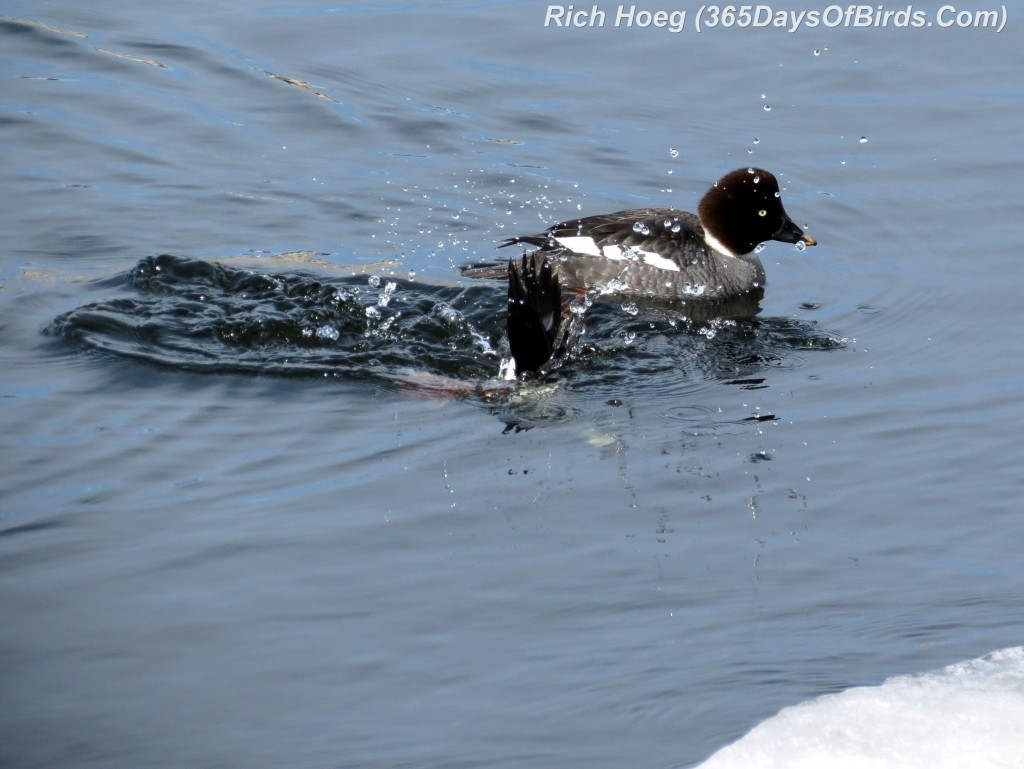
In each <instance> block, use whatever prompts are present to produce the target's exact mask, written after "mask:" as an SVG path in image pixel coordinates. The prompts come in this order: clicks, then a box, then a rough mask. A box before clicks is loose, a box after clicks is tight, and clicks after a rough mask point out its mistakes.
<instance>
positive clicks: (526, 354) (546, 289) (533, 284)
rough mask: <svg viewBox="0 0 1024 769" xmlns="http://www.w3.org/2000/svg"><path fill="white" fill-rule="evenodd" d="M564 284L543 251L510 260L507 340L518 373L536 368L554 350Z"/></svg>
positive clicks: (545, 360)
mask: <svg viewBox="0 0 1024 769" xmlns="http://www.w3.org/2000/svg"><path fill="white" fill-rule="evenodd" d="M561 309H562V308H561V287H560V285H559V282H558V275H556V274H555V271H554V269H552V267H551V264H550V263H549V262H548V260H547V258H546V257H545V256H544V255H543V254H541V253H532V254H526V255H524V256H523V257H522V258H521V259H520V260H519V261H518V262H517V261H516V260H514V259H510V260H509V262H508V344H509V348H510V349H511V351H512V359H513V360H514V361H515V370H516V372H517V373H520V374H521V373H525V372H536V371H537V370H539V369H540V367H541V366H543V365H544V364H545V363H547V362H548V361H549V360H550V359H551V356H552V355H553V354H554V352H555V341H556V338H557V337H558V330H559V327H560V325H561V322H562V313H561Z"/></svg>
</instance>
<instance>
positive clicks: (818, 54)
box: [814, 48, 821, 56]
mask: <svg viewBox="0 0 1024 769" xmlns="http://www.w3.org/2000/svg"><path fill="white" fill-rule="evenodd" d="M814 55H815V56H821V51H819V50H818V49H817V48H815V49H814Z"/></svg>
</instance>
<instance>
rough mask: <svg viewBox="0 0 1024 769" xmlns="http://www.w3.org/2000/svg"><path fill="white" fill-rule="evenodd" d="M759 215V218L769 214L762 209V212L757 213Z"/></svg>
mask: <svg viewBox="0 0 1024 769" xmlns="http://www.w3.org/2000/svg"><path fill="white" fill-rule="evenodd" d="M757 215H758V216H768V212H767V211H766V210H765V209H763V208H762V209H761V210H760V211H758V212H757Z"/></svg>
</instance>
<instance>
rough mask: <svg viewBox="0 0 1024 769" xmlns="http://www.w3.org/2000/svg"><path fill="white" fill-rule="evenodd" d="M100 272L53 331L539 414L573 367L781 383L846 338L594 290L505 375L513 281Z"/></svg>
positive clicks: (601, 374)
mask: <svg viewBox="0 0 1024 769" xmlns="http://www.w3.org/2000/svg"><path fill="white" fill-rule="evenodd" d="M96 288H97V289H98V290H102V291H112V292H113V293H114V294H115V296H113V297H112V298H108V299H102V300H98V301H94V302H89V303H87V304H84V305H82V306H80V307H78V308H77V309H75V310H72V311H71V312H68V313H66V314H63V315H61V316H60V317H58V318H57V319H55V320H54V321H53V322H52V324H50V326H49V327H48V329H47V330H48V332H49V333H50V334H53V335H55V336H58V337H60V338H63V339H65V340H67V341H68V342H70V343H72V344H74V345H76V346H78V347H80V348H83V349H86V350H93V351H98V352H102V353H104V354H107V355H113V356H116V357H120V358H127V359H131V360H138V361H144V362H147V363H151V364H155V365H158V366H164V367H168V368H172V369H178V370H185V371H194V372H203V373H217V374H224V373H229V374H249V375H253V374H258V375H274V376H293V377H313V376H316V377H323V376H330V377H339V378H346V379H352V380H371V381H376V382H378V383H381V384H384V385H394V386H402V387H412V388H416V389H418V390H421V391H422V392H424V393H427V394H436V395H446V396H462V397H466V396H469V397H471V398H472V399H474V400H476V401H478V402H480V403H483V404H486V405H488V406H489V407H495V406H496V405H497V406H499V407H501V408H502V409H505V408H513V409H519V410H520V411H522V409H523V408H524V405H523V404H532V405H533V406H534V408H533V409H532V413H531V414H530V415H529V417H526V418H527V419H528V421H538V420H540V421H547V420H549V419H563V418H565V417H566V416H567V415H570V414H571V413H572V411H573V409H572V407H571V406H570V405H568V404H562V405H557V404H556V403H555V401H556V400H557V398H558V396H557V395H556V396H552V393H553V392H556V391H557V390H558V389H559V388H557V387H554V386H552V385H553V383H556V382H559V381H562V382H570V383H571V385H572V387H573V388H575V389H580V388H583V389H591V390H593V389H598V390H599V389H600V388H607V387H612V386H614V387H616V388H621V387H633V386H640V385H641V384H642V386H643V387H645V388H649V389H650V390H651V391H652V392H655V393H656V392H661V391H664V392H669V393H671V392H676V391H677V390H678V387H679V383H680V381H683V382H686V383H687V384H686V387H687V388H688V389H691V390H692V389H694V388H697V389H699V388H701V387H703V386H705V383H707V382H724V383H728V384H733V385H736V386H739V387H744V388H757V387H764V386H767V371H768V370H769V369H771V368H774V367H789V366H794V365H799V363H800V361H801V359H802V358H801V356H802V354H803V353H804V351H809V350H828V349H835V348H838V347H842V346H843V340H842V339H841V338H840V337H839V336H837V335H835V334H833V333H830V332H827V331H822V330H821V329H819V328H818V327H817V325H816V324H815V323H813V322H809V321H801V320H795V319H782V318H759V317H754V318H752V319H747V320H729V319H721V318H712V319H706V318H705V319H701V320H695V317H696V313H694V312H693V308H692V307H673V306H671V305H665V304H650V305H643V304H637V303H636V302H632V301H630V302H627V303H615V302H607V301H595V302H586V303H585V304H584V305H582V307H581V309H580V310H579V312H578V313H576V314H575V315H576V317H574V319H573V321H574V323H576V324H577V328H576V329H575V332H574V334H573V343H572V345H571V347H570V349H569V351H568V354H567V355H566V356H565V357H564V358H563V359H561V360H559V361H558V362H557V363H556V364H555V365H554V366H553V367H552V370H551V372H550V373H549V375H548V377H547V379H548V380H550V381H547V382H545V383H541V384H532V385H530V386H529V387H521V388H511V387H509V386H507V385H505V384H502V383H499V382H497V381H495V379H494V378H495V377H496V376H497V373H498V368H499V363H500V359H501V358H502V356H504V355H507V340H506V336H505V331H504V323H505V301H506V300H505V287H504V285H503V284H500V283H493V282H479V281H476V282H469V283H467V284H466V285H447V286H436V285H427V284H424V283H421V282H417V281H415V280H411V279H407V278H398V277H385V278H381V277H378V276H366V275H362V276H355V277H330V278H327V277H323V276H313V275H309V274H300V273H294V274H282V273H276V274H269V273H265V272H258V271H253V270H249V269H241V268H237V267H231V266H227V265H224V264H220V263H216V262H209V261H202V260H197V259H187V258H181V257H176V256H170V255H162V256H156V257H149V258H146V259H143V260H142V261H140V262H139V263H138V264H137V265H135V267H133V268H132V269H131V270H129V271H128V272H127V273H125V274H123V275H120V276H116V277H114V278H110V279H106V280H103V281H99V282H97V284H96ZM124 289H127V291H125V290H124ZM563 397H564V396H563ZM540 403H543V406H542V407H541V406H539V405H538V404H540ZM502 413H503V415H504V416H506V417H508V416H509V415H508V414H507V413H505V412H504V411H503V412H502ZM519 418H523V415H522V414H521V413H520V415H519ZM519 418H515V419H511V421H519Z"/></svg>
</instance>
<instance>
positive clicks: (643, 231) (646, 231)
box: [633, 222, 651, 235]
mask: <svg viewBox="0 0 1024 769" xmlns="http://www.w3.org/2000/svg"><path fill="white" fill-rule="evenodd" d="M633 232H636V233H639V234H640V235H650V234H651V230H650V228H648V226H647V225H646V224H644V223H643V222H634V223H633Z"/></svg>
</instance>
